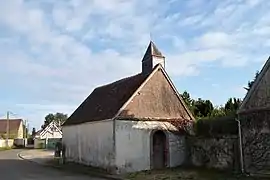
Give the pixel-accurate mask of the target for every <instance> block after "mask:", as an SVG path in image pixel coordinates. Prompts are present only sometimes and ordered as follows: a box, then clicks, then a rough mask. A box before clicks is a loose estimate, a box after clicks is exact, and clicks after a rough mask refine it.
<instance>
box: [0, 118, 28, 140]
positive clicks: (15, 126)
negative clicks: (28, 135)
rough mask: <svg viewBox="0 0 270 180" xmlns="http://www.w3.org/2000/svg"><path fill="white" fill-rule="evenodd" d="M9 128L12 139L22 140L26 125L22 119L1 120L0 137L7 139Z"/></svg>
mask: <svg viewBox="0 0 270 180" xmlns="http://www.w3.org/2000/svg"><path fill="white" fill-rule="evenodd" d="M7 127H9V128H8V129H9V132H8V134H9V138H10V139H22V138H23V137H24V130H23V129H24V125H23V120H22V119H9V120H7V119H0V136H1V137H2V138H6V133H7Z"/></svg>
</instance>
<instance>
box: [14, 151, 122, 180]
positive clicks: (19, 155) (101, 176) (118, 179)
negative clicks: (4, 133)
mask: <svg viewBox="0 0 270 180" xmlns="http://www.w3.org/2000/svg"><path fill="white" fill-rule="evenodd" d="M17 156H18V157H19V158H20V159H22V160H24V161H28V162H31V163H35V164H38V165H41V166H45V167H50V168H55V169H58V170H64V169H63V168H62V167H61V166H56V165H52V164H45V163H39V162H37V161H32V160H31V159H27V158H24V157H23V156H22V155H21V152H20V153H18V154H17ZM74 172H75V173H79V174H84V175H92V176H95V177H99V178H105V179H111V180H124V179H122V178H120V177H115V176H113V175H104V174H100V173H95V172H94V173H89V172H88V173H86V172H76V171H74Z"/></svg>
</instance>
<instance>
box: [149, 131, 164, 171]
mask: <svg viewBox="0 0 270 180" xmlns="http://www.w3.org/2000/svg"><path fill="white" fill-rule="evenodd" d="M152 138H153V139H152V168H153V169H162V168H164V167H166V159H167V157H166V156H167V153H166V134H165V133H164V132H163V131H160V130H159V131H156V132H154V133H153V135H152Z"/></svg>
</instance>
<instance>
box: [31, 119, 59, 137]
mask: <svg viewBox="0 0 270 180" xmlns="http://www.w3.org/2000/svg"><path fill="white" fill-rule="evenodd" d="M52 127H54V128H55V130H56V131H58V132H60V134H62V131H61V129H60V128H59V126H58V125H57V123H56V122H55V121H52V122H50V124H48V125H47V126H46V127H45V128H44V129H41V130H39V131H37V132H36V134H35V137H36V138H37V137H39V136H43V135H44V134H45V133H46V132H49V131H51V130H52Z"/></svg>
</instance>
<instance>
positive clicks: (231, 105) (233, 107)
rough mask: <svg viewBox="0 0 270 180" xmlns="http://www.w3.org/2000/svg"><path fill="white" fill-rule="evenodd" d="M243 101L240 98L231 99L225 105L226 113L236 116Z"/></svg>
mask: <svg viewBox="0 0 270 180" xmlns="http://www.w3.org/2000/svg"><path fill="white" fill-rule="evenodd" d="M241 103H242V100H241V99H239V98H229V99H228V101H227V102H226V103H225V106H224V108H225V113H226V114H227V115H228V114H235V113H236V111H237V110H238V109H239V107H240V105H241Z"/></svg>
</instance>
